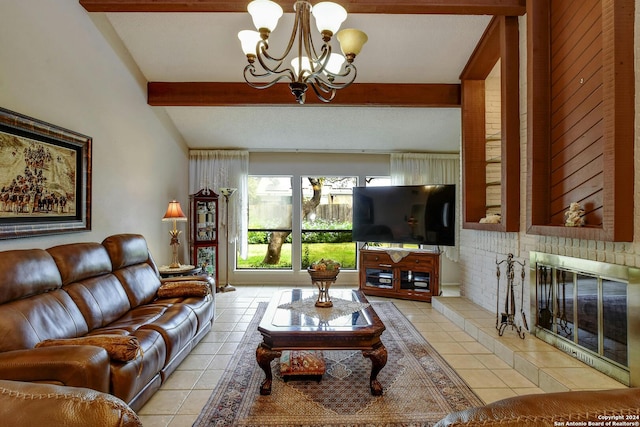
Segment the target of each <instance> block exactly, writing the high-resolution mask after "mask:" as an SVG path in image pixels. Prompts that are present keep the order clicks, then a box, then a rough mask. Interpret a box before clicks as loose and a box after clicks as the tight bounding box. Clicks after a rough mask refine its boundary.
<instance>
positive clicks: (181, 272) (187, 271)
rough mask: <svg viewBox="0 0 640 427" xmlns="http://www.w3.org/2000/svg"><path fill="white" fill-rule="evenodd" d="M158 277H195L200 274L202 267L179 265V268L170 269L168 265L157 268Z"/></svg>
mask: <svg viewBox="0 0 640 427" xmlns="http://www.w3.org/2000/svg"><path fill="white" fill-rule="evenodd" d="M158 271H159V272H160V277H163V278H167V277H176V276H195V275H196V274H200V273H201V272H202V267H196V266H195V265H181V266H180V267H175V268H171V267H169V266H168V265H162V266H160V267H158Z"/></svg>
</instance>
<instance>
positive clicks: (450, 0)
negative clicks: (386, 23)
mask: <svg viewBox="0 0 640 427" xmlns="http://www.w3.org/2000/svg"><path fill="white" fill-rule="evenodd" d="M525 2H526V0H397V1H389V0H362V1H361V0H343V1H340V3H341V4H342V5H343V6H344V7H345V8H346V9H347V10H348V11H349V13H382V14H452V15H511V16H519V15H524V13H525V10H526V6H525ZM248 3H249V0H246V1H238V0H80V5H81V6H82V7H84V8H85V9H86V10H87V11H88V12H246V11H247V4H248ZM278 3H279V4H280V6H282V8H283V9H284V10H285V11H293V4H294V3H295V0H279V1H278Z"/></svg>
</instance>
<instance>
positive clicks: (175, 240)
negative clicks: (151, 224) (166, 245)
mask: <svg viewBox="0 0 640 427" xmlns="http://www.w3.org/2000/svg"><path fill="white" fill-rule="evenodd" d="M186 220H187V216H186V215H185V214H184V212H182V208H181V207H180V202H177V201H175V200H172V201H170V202H169V207H168V208H167V212H166V213H165V214H164V216H163V217H162V221H173V230H171V231H169V235H170V236H171V243H170V245H171V247H172V249H173V259H172V260H171V264H169V267H170V268H179V267H180V262H178V246H180V239H179V236H180V233H181V231H179V230H178V229H177V227H176V225H177V224H176V222H177V221H186Z"/></svg>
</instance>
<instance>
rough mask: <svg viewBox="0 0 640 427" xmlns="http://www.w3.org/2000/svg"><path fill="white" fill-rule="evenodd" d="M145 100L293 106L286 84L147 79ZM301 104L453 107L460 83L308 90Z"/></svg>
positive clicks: (356, 85) (358, 85) (194, 104)
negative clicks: (325, 98)
mask: <svg viewBox="0 0 640 427" xmlns="http://www.w3.org/2000/svg"><path fill="white" fill-rule="evenodd" d="M147 102H148V104H149V105H152V106H162V107H170V106H172V107H175V106H181V107H185V106H190V107H215V106H285V107H288V106H293V105H296V101H295V98H294V96H293V95H292V94H291V91H290V90H289V86H288V85H287V84H277V85H275V86H274V87H271V88H269V89H264V90H259V89H254V88H252V87H250V86H249V85H247V84H246V83H213V82H186V83H181V82H149V83H148V84H147ZM305 105H316V106H317V105H334V106H335V105H340V106H368V107H439V108H447V107H450V108H456V107H460V85H459V84H378V83H354V84H353V85H351V86H349V87H348V88H345V89H342V90H339V91H338V92H337V94H336V97H335V98H334V100H333V101H331V103H328V104H327V103H324V102H321V101H319V100H318V99H317V97H316V95H315V93H313V92H312V91H311V89H310V90H309V92H307V97H306V101H305Z"/></svg>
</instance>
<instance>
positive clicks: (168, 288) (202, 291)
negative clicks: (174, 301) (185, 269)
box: [158, 280, 210, 298]
mask: <svg viewBox="0 0 640 427" xmlns="http://www.w3.org/2000/svg"><path fill="white" fill-rule="evenodd" d="M209 292H210V289H209V284H208V283H206V282H197V281H192V280H189V281H186V280H185V281H177V282H168V283H163V284H162V285H160V288H158V298H174V297H204V296H207V295H209Z"/></svg>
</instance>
